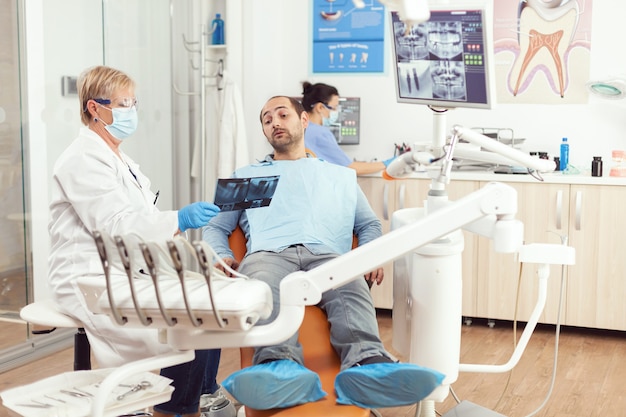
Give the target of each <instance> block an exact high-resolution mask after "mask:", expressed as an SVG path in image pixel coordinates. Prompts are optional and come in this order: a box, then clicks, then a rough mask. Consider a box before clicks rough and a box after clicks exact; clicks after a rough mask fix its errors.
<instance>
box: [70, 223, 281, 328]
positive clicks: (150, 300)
mask: <svg viewBox="0 0 626 417" xmlns="http://www.w3.org/2000/svg"><path fill="white" fill-rule="evenodd" d="M93 234H94V238H95V241H96V246H97V247H98V251H99V254H100V257H101V261H102V265H103V268H104V272H105V273H104V275H105V279H94V277H89V276H88V277H81V278H79V279H78V280H77V285H78V288H79V289H80V291H81V292H82V294H83V297H84V300H85V302H86V304H87V307H88V308H89V310H90V311H92V312H93V313H95V314H106V315H109V316H110V317H111V319H112V320H113V321H114V323H117V324H118V325H120V326H125V327H142V328H145V327H148V328H150V327H152V328H168V327H169V328H173V327H177V328H178V327H195V328H198V329H202V330H222V331H241V330H249V329H250V328H251V327H252V326H253V325H254V324H256V322H257V321H258V320H259V319H261V318H267V317H269V315H270V313H271V311H272V292H271V289H270V287H269V285H267V284H266V283H265V282H263V281H259V280H254V279H248V278H247V277H245V276H243V275H241V274H238V273H237V272H236V271H233V270H232V269H230V268H228V267H227V266H226V267H225V268H227V270H229V271H230V273H231V274H233V275H234V277H227V276H226V275H225V274H224V273H223V272H222V271H220V270H219V269H217V268H215V267H214V266H213V262H214V260H215V259H219V257H218V256H217V254H216V253H215V252H214V251H213V249H212V248H211V247H210V246H209V245H208V244H206V242H203V241H198V242H194V243H193V244H192V243H190V242H189V241H187V240H186V239H184V238H182V237H176V238H174V239H172V240H169V241H163V242H156V241H144V240H143V239H142V238H141V237H140V236H138V235H136V234H127V235H123V236H110V235H108V234H106V233H104V232H101V231H94V232H93ZM224 265H225V264H224Z"/></svg>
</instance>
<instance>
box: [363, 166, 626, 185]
mask: <svg viewBox="0 0 626 417" xmlns="http://www.w3.org/2000/svg"><path fill="white" fill-rule="evenodd" d="M362 177H382V173H378V174H369V175H362ZM541 177H542V178H543V181H540V180H538V179H537V178H535V177H533V176H532V175H529V174H495V173H493V171H481V170H467V171H463V170H459V171H452V173H451V174H450V178H451V180H452V181H498V182H529V183H530V182H538V183H541V182H544V183H547V184H581V185H615V186H619V185H626V177H611V176H609V175H608V172H607V173H605V175H604V176H602V177H592V176H591V175H590V174H589V172H582V173H580V174H563V173H562V172H560V171H556V172H548V173H542V174H541ZM428 178H430V177H429V175H428V173H426V172H414V173H411V174H409V175H407V176H404V177H402V178H397V179H428Z"/></svg>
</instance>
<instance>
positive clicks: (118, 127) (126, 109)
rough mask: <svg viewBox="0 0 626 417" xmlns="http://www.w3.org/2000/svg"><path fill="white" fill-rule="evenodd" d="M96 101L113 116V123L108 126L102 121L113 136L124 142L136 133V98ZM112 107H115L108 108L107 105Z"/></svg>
mask: <svg viewBox="0 0 626 417" xmlns="http://www.w3.org/2000/svg"><path fill="white" fill-rule="evenodd" d="M94 101H95V102H96V103H98V104H100V107H103V108H105V109H107V110H110V111H111V113H112V115H113V122H112V123H111V124H106V123H105V122H103V121H102V119H98V120H100V121H101V122H102V123H103V124H104V125H105V127H104V128H105V129H106V130H107V131H108V132H109V133H110V134H111V135H113V137H115V138H116V139H119V140H123V139H126V138H127V137H129V136H130V135H132V134H133V133H135V130H137V124H138V119H137V99H136V98H134V97H117V98H114V99H111V100H109V99H100V98H98V99H94ZM107 104H108V105H112V106H113V107H107V106H106V105H107Z"/></svg>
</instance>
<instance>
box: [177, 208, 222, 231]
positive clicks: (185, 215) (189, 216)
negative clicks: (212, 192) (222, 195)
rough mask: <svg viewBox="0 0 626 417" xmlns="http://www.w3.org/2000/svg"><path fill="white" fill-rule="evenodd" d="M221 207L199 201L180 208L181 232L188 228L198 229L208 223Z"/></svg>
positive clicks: (179, 221)
mask: <svg viewBox="0 0 626 417" xmlns="http://www.w3.org/2000/svg"><path fill="white" fill-rule="evenodd" d="M219 211H220V208H219V207H218V206H216V205H215V204H211V203H207V202H206V201H199V202H197V203H191V204H189V205H188V206H185V207H183V208H182V209H180V210H178V228H179V229H180V231H181V232H184V231H185V230H187V229H197V228H198V227H202V226H206V224H207V223H208V222H209V221H210V220H211V219H212V218H213V217H215V215H216V214H217V213H219Z"/></svg>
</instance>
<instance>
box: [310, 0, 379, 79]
mask: <svg viewBox="0 0 626 417" xmlns="http://www.w3.org/2000/svg"><path fill="white" fill-rule="evenodd" d="M384 40H385V8H384V7H383V5H382V4H380V3H379V2H378V1H376V0H369V1H368V0H366V1H365V7H364V8H362V9H357V8H356V7H355V6H354V3H353V2H352V0H313V72H314V73H333V72H357V73H359V72H383V71H384V67H385V65H384V64H385V54H384V43H385V42H384Z"/></svg>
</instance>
